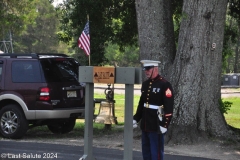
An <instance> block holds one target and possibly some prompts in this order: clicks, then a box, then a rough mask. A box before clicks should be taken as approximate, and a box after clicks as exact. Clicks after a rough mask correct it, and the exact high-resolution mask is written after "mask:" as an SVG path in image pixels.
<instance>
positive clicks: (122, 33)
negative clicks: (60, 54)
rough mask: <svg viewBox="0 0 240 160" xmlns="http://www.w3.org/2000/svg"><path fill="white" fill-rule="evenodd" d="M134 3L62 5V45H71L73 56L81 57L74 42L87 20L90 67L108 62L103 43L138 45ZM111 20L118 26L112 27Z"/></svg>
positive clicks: (79, 0) (74, 1)
mask: <svg viewBox="0 0 240 160" xmlns="http://www.w3.org/2000/svg"><path fill="white" fill-rule="evenodd" d="M134 2H135V1H133V0H131V1H127V0H120V1H112V0H104V1H95V0H68V1H64V4H63V5H62V6H59V8H58V9H59V10H60V11H61V19H60V23H61V28H60V29H61V32H59V34H58V36H59V38H60V40H61V41H63V42H65V43H69V44H71V45H72V48H75V49H76V54H80V53H81V51H80V49H79V48H78V47H77V40H78V38H79V36H80V35H81V33H82V31H83V28H84V26H85V24H86V22H87V17H88V16H89V25H90V45H91V65H103V64H105V63H106V62H107V59H106V58H105V57H104V52H105V46H106V45H107V43H106V42H108V41H112V42H114V43H118V44H119V45H120V47H121V46H123V45H125V44H128V45H129V44H130V45H131V44H136V42H137V41H136V39H137V38H136V35H137V23H136V13H135V3H134ZM113 19H116V20H121V23H114V21H113ZM70 37H71V38H70ZM79 52H80V53H79ZM81 54H82V53H81ZM86 60H87V59H86ZM87 63H88V62H85V64H87Z"/></svg>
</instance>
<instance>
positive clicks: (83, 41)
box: [78, 22, 90, 56]
mask: <svg viewBox="0 0 240 160" xmlns="http://www.w3.org/2000/svg"><path fill="white" fill-rule="evenodd" d="M89 32H90V31H89V22H87V24H86V25H85V27H84V30H83V31H82V34H81V35H80V37H79V38H78V47H79V48H81V49H83V50H84V52H85V54H86V55H87V56H89V55H90V34H89Z"/></svg>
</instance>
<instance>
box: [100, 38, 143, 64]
mask: <svg viewBox="0 0 240 160" xmlns="http://www.w3.org/2000/svg"><path fill="white" fill-rule="evenodd" d="M122 50H124V51H122ZM122 50H121V49H120V47H119V45H117V44H112V43H109V44H108V46H107V47H106V50H105V55H104V56H105V57H106V58H107V59H108V61H109V62H110V65H113V64H114V63H116V64H117V66H120V67H136V66H138V65H139V48H137V47H135V46H127V47H124V49H122Z"/></svg>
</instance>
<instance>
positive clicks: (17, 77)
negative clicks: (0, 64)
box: [12, 61, 41, 83]
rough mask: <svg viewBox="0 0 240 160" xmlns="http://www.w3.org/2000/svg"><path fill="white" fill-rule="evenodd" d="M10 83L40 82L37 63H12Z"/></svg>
mask: <svg viewBox="0 0 240 160" xmlns="http://www.w3.org/2000/svg"><path fill="white" fill-rule="evenodd" d="M12 82H15V83H21V82H22V83H26V82H30V83H31V82H35V83H36V82H41V74H40V69H39V63H38V62H37V61H13V62H12Z"/></svg>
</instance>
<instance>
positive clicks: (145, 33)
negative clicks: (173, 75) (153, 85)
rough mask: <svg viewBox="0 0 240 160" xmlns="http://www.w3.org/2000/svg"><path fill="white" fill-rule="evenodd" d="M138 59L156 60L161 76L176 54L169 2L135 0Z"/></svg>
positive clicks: (165, 74) (168, 0)
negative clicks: (158, 62)
mask: <svg viewBox="0 0 240 160" xmlns="http://www.w3.org/2000/svg"><path fill="white" fill-rule="evenodd" d="M135 2H136V12H137V22H138V36H139V47H140V58H141V60H143V59H148V60H158V61H160V62H161V65H160V67H159V69H160V72H161V74H162V75H163V76H165V77H168V74H169V71H168V69H169V68H170V66H171V65H172V63H173V60H174V56H175V53H176V46H175V43H174V29H173V20H172V11H171V0H136V1H135Z"/></svg>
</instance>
